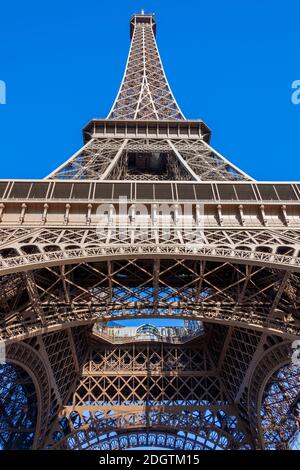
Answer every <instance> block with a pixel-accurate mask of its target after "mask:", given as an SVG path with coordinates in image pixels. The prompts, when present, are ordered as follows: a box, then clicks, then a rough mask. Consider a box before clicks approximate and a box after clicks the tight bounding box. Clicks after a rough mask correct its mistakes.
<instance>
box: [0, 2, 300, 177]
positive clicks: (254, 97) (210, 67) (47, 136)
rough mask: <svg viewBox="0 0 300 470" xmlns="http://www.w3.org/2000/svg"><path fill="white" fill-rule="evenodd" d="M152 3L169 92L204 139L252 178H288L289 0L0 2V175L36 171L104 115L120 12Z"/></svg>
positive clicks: (299, 7) (292, 144) (118, 46)
mask: <svg viewBox="0 0 300 470" xmlns="http://www.w3.org/2000/svg"><path fill="white" fill-rule="evenodd" d="M141 8H144V9H145V11H146V12H154V13H156V15H157V23H158V34H157V40H158V46H159V49H160V53H161V56H162V60H163V63H164V66H165V70H166V72H167V76H168V79H169V82H170V84H171V87H172V90H173V92H174V94H175V96H176V98H177V101H178V103H179V105H180V106H181V108H182V110H183V112H184V113H185V115H186V116H187V117H188V118H199V119H203V120H204V121H205V122H206V123H207V124H208V126H209V127H210V128H211V129H212V131H213V134H212V145H213V146H215V148H216V149H217V150H219V151H220V152H221V153H222V154H224V155H225V156H226V157H227V158H229V159H230V160H232V161H233V162H234V163H235V164H236V165H238V166H240V167H241V168H242V169H243V170H244V171H246V172H247V173H249V174H251V175H252V176H253V177H254V178H256V179H260V180H271V179H274V180H284V179H286V180H299V179H300V168H299V164H298V162H299V157H300V139H299V128H300V105H298V106H296V105H293V104H292V102H291V93H292V90H291V83H292V82H293V81H294V80H297V79H298V80H299V79H300V61H299V55H300V54H299V18H300V2H299V0H286V1H285V2H283V1H282V0H280V1H279V0H251V1H250V0H243V1H240V0H215V1H214V0H211V1H209V2H207V1H201V0H185V1H174V0H153V1H150V0H143V1H139V0H135V1H131V0H126V1H124V0H113V1H112V2H104V1H100V0H89V1H88V2H83V1H76V0H72V1H69V0H60V1H57V0H52V1H51V2H40V1H33V0H27V1H14V2H9V1H6V2H2V5H1V12H0V13H1V30H0V80H4V81H5V82H6V85H7V104H6V105H0V156H1V169H0V178H31V177H32V178H40V177H43V176H45V175H47V174H48V173H49V172H50V171H52V170H53V169H54V168H55V167H56V166H58V165H60V164H61V163H62V162H63V161H64V160H66V159H67V158H69V157H70V156H71V155H72V153H74V152H75V151H76V150H77V149H78V148H79V147H80V146H81V144H82V136H81V128H82V126H83V125H84V124H86V122H87V121H89V119H91V118H93V117H99V118H101V117H106V115H107V113H108V111H109V108H110V106H111V104H112V102H113V100H114V98H115V95H116V93H117V90H118V87H119V84H120V81H121V78H122V74H123V69H124V65H125V62H126V58H127V53H128V47H129V17H130V15H131V14H132V13H134V12H139V11H140V9H141Z"/></svg>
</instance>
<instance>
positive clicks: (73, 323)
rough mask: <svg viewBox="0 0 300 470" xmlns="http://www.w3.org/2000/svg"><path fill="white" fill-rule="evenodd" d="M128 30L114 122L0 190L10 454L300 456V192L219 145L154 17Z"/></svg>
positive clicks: (0, 319)
mask: <svg viewBox="0 0 300 470" xmlns="http://www.w3.org/2000/svg"><path fill="white" fill-rule="evenodd" d="M130 28H131V46H130V52H129V57H128V61H127V66H126V70H125V74H124V78H123V81H122V84H121V87H120V91H119V93H118V95H117V98H116V101H115V103H114V104H113V107H112V109H111V111H110V113H109V116H108V118H107V119H102V120H100V119H94V120H92V121H91V122H90V123H88V125H87V126H85V128H84V130H83V137H84V144H83V147H82V148H81V149H79V151H78V152H76V153H75V154H74V155H73V156H72V157H71V158H69V159H68V160H67V161H66V162H65V163H63V164H62V165H61V166H60V167H59V168H57V169H56V170H54V171H53V172H52V173H51V174H50V175H48V176H47V177H46V178H45V179H43V180H18V181H17V180H8V181H4V180H1V181H0V199H1V200H0V341H1V345H3V344H4V345H5V353H6V358H5V363H4V364H3V365H2V364H1V365H0V392H1V393H0V415H1V416H0V448H2V449H16V448H19V449H28V448H31V449H102V450H112V449H128V448H134V447H141V446H143V447H151V446H155V447H163V448H165V447H167V448H174V449H183V450H210V449H289V448H297V447H299V430H300V383H299V381H300V365H299V354H297V345H299V340H300V274H299V273H300V184H298V183H297V182H293V183H285V182H281V183H275V182H269V183H266V182H257V181H255V180H253V179H252V178H251V177H250V176H248V175H247V174H245V173H244V172H243V171H242V170H240V169H239V168H237V167H236V166H235V165H234V164H233V163H231V162H230V161H229V160H227V159H226V158H225V157H223V156H222V155H221V154H220V153H219V152H217V151H216V150H215V149H213V148H212V147H211V145H210V130H209V128H208V127H207V126H206V124H205V123H204V122H202V121H189V120H186V119H185V118H184V116H183V114H182V112H181V111H180V109H179V107H178V105H177V103H176V101H175V99H174V97H173V95H172V92H171V90H170V87H169V85H168V82H167V79H166V76H165V73H164V70H163V67H162V64H161V60H160V57H159V53H158V49H157V46H156V39H155V34H156V20H155V17H154V15H146V14H144V13H141V14H138V15H133V16H132V18H131V21H130ZM258 151H259V149H258ZM185 217H186V218H185ZM183 222H184V223H183ZM157 318H160V319H162V318H163V319H168V320H169V322H168V323H171V325H170V326H169V328H165V329H164V330H162V329H160V330H158V329H155V327H154V326H153V325H151V322H153V321H154V320H153V319H157ZM128 319H135V320H136V321H138V322H140V323H142V326H141V327H140V329H138V330H137V332H136V334H132V333H131V334H128V330H126V328H125V329H124V328H122V324H123V323H124V322H123V321H124V320H128ZM174 319H176V320H181V321H182V322H184V325H185V326H184V327H181V328H177V329H176V328H172V321H173V320H174ZM122 322H123V323H122ZM116 331H118V334H115V332H116ZM174 332H175V333H176V334H175V333H174ZM171 333H172V334H171Z"/></svg>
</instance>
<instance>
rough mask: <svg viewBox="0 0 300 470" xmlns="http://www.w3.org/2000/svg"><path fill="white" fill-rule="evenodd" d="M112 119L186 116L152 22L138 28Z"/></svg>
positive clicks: (112, 112)
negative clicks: (165, 67)
mask: <svg viewBox="0 0 300 470" xmlns="http://www.w3.org/2000/svg"><path fill="white" fill-rule="evenodd" d="M108 118H110V119H139V120H140V119H158V120H166V119H170V120H173V119H184V117H183V115H182V113H181V111H180V109H179V107H178V105H177V103H176V101H175V99H174V97H173V95H172V92H171V90H170V88H169V85H168V82H167V79H166V77H165V74H164V71H163V68H162V64H161V61H160V57H159V53H158V50H157V46H156V41H155V37H154V33H153V30H152V25H151V24H150V23H148V24H145V23H139V24H136V25H135V27H134V32H133V37H132V41H131V48H130V52H129V57H128V62H127V67H126V70H125V74H124V78H123V82H122V85H121V88H120V91H119V94H118V96H117V99H116V101H115V103H114V105H113V108H112V110H111V112H110V114H109V116H108Z"/></svg>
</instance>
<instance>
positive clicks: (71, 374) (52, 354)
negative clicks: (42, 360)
mask: <svg viewBox="0 0 300 470" xmlns="http://www.w3.org/2000/svg"><path fill="white" fill-rule="evenodd" d="M43 341H44V345H45V349H46V351H47V354H48V358H49V362H50V364H51V367H52V371H53V375H54V377H55V381H56V385H57V388H58V390H59V393H60V395H61V397H62V398H63V399H64V398H66V396H67V395H68V393H69V392H70V388H71V386H72V385H73V383H74V381H75V379H76V371H75V364H74V360H73V355H72V350H71V346H70V340H69V338H68V335H67V333H66V331H60V332H58V333H52V334H49V335H45V336H44V337H43Z"/></svg>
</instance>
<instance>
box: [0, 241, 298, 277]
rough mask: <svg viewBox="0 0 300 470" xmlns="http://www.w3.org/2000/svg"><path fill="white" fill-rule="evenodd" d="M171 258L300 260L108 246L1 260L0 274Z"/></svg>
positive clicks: (259, 262) (279, 264)
mask: <svg viewBox="0 0 300 470" xmlns="http://www.w3.org/2000/svg"><path fill="white" fill-rule="evenodd" d="M174 256H176V258H178V259H195V260H197V259H206V260H210V261H230V262H232V263H239V264H248V265H256V266H267V267H269V268H276V269H280V270H283V269H284V270H288V271H292V272H300V258H298V257H293V256H287V255H278V254H273V253H263V252H255V251H246V250H237V249H234V248H232V249H231V248H218V247H213V246H208V245H205V246H203V245H201V246H197V245H195V246H193V245H188V246H187V245H160V246H150V245H148V246H147V245H146V246H145V245H144V246H143V245H140V246H136V245H135V246H133V245H122V246H111V245H109V246H99V247H86V248H78V249H71V250H63V249H62V250H60V251H53V252H47V253H45V252H42V253H35V254H31V255H20V256H14V257H10V258H1V259H0V275H5V274H11V273H17V272H22V271H31V270H33V269H40V268H43V267H49V266H60V265H68V264H74V263H75V264H77V263H83V262H94V261H108V260H113V259H116V260H117V259H119V260H120V259H122V260H123V259H124V260H125V259H130V258H133V257H134V258H135V259H141V258H148V259H149V258H151V259H159V258H164V259H168V258H171V259H173V258H174Z"/></svg>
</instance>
